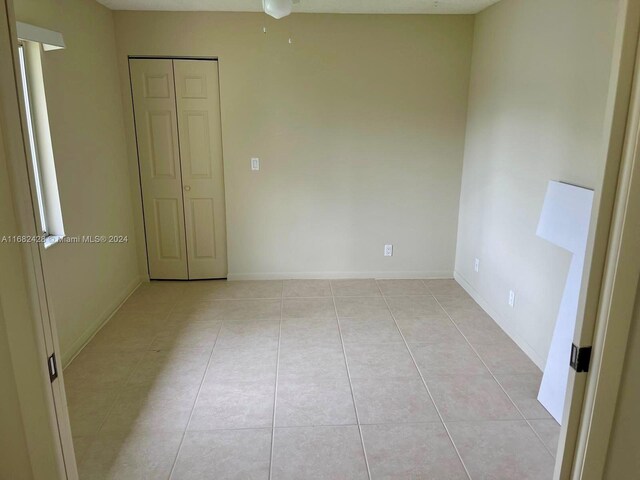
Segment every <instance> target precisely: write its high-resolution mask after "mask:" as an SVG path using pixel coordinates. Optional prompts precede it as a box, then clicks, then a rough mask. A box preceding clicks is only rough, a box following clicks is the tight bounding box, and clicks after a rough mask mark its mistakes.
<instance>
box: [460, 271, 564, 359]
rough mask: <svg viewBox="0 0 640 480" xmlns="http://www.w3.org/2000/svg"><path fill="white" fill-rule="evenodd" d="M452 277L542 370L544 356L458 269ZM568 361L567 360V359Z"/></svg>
mask: <svg viewBox="0 0 640 480" xmlns="http://www.w3.org/2000/svg"><path fill="white" fill-rule="evenodd" d="M453 278H455V280H456V282H458V283H459V284H460V286H461V287H462V288H464V289H465V290H466V292H467V293H468V294H469V295H470V296H471V298H473V299H474V300H475V302H476V303H477V304H478V305H480V306H481V307H482V309H483V310H484V311H485V312H486V313H487V315H489V316H490V317H491V318H492V319H493V321H494V322H496V323H497V324H498V326H499V327H500V328H501V329H502V330H503V331H504V333H506V334H507V335H508V336H509V337H510V338H511V340H513V341H514V342H516V344H517V345H518V347H520V349H521V350H522V351H523V352H524V353H525V354H526V355H527V356H528V357H529V358H530V359H531V361H532V362H533V363H535V364H536V366H537V367H538V368H539V369H540V370H544V364H545V362H546V358H541V357H540V356H539V355H538V354H537V353H536V352H535V350H534V349H533V348H532V347H531V345H529V343H527V342H526V341H525V340H524V339H523V338H522V337H521V336H520V335H519V334H518V333H517V332H516V331H515V330H514V329H513V327H512V323H509V322H507V321H506V320H505V319H504V318H502V317H501V316H500V315H499V314H498V312H496V311H495V310H494V309H493V308H491V305H490V304H489V302H487V300H485V298H484V297H483V296H482V295H480V293H478V291H477V290H476V289H475V288H473V287H472V286H471V284H470V283H469V282H468V281H467V280H466V279H465V278H464V277H463V276H462V274H461V273H460V272H458V271H455V272H454V273H453ZM567 361H568V360H567Z"/></svg>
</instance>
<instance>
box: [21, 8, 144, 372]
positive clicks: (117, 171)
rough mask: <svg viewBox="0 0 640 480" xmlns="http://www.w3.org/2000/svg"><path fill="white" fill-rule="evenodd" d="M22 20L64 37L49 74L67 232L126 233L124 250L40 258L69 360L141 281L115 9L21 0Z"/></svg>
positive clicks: (70, 251)
mask: <svg viewBox="0 0 640 480" xmlns="http://www.w3.org/2000/svg"><path fill="white" fill-rule="evenodd" d="M15 10H16V18H17V19H18V20H20V21H23V22H27V23H32V24H34V25H38V26H41V27H45V28H49V29H51V30H56V31H60V32H62V33H63V35H64V39H65V42H66V44H67V48H66V49H65V50H58V51H52V52H45V53H44V54H43V56H42V58H43V71H44V80H45V89H46V94H47V103H48V109H49V120H50V124H51V136H52V140H53V151H54V155H55V163H56V173H57V177H58V186H59V191H60V201H61V204H62V215H63V219H64V227H65V232H66V234H67V235H70V236H74V235H101V234H104V235H109V234H117V235H129V238H130V242H129V243H128V244H119V245H95V244H84V245H81V244H67V245H63V244H58V245H55V246H53V247H52V248H50V249H48V250H47V251H46V252H45V254H44V259H43V261H44V265H45V269H46V277H47V281H48V282H47V285H48V287H49V289H50V294H51V299H52V300H53V305H52V310H53V314H54V316H55V318H56V321H57V325H58V331H59V334H60V345H61V349H62V355H63V361H64V362H65V363H66V362H67V361H68V359H69V358H70V357H71V356H72V355H73V354H74V353H75V352H77V351H78V349H79V348H80V347H81V346H82V345H83V344H84V342H85V341H86V340H87V339H88V338H89V337H90V336H91V335H92V334H93V332H95V330H96V329H97V328H98V327H99V326H100V325H101V324H102V323H103V322H104V320H105V319H106V318H108V316H109V315H110V314H111V312H112V311H113V310H114V309H115V308H116V307H117V306H118V304H119V303H120V302H121V301H122V300H123V299H124V298H125V297H126V295H127V294H128V293H129V292H130V291H131V290H132V289H133V288H134V287H135V286H136V285H137V283H138V281H139V277H140V273H139V269H138V263H137V258H136V256H137V251H136V245H135V238H134V237H135V233H134V228H133V220H132V210H133V208H132V201H131V187H130V184H129V172H128V161H127V158H126V155H127V154H126V147H125V142H126V141H125V137H124V128H123V113H122V97H121V92H120V85H119V81H118V73H117V67H116V60H115V39H114V27H113V15H112V13H111V11H109V10H107V9H106V8H104V7H102V6H101V5H99V4H97V3H96V2H94V1H93V0H65V1H64V2H59V1H55V0H16V3H15Z"/></svg>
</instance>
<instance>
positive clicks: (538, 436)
mask: <svg viewBox="0 0 640 480" xmlns="http://www.w3.org/2000/svg"><path fill="white" fill-rule="evenodd" d="M427 288H429V287H427ZM433 298H434V299H435V301H436V302H437V304H438V306H440V308H441V309H442V311H443V312H444V313H445V314H446V315H447V317H448V318H449V321H450V322H451V323H453V326H454V327H455V328H456V330H458V332H460V335H462V337H463V338H464V340H465V341H466V342H467V344H468V345H469V347H471V349H472V350H473V353H475V354H476V356H477V357H478V358H479V359H480V361H481V362H482V364H483V365H484V366H485V368H486V369H487V371H488V372H489V374H490V375H491V378H493V381H494V382H496V383H497V384H498V386H499V387H500V390H502V391H503V392H504V394H505V395H506V396H507V398H508V399H509V401H510V402H511V403H512V404H513V406H514V407H515V409H516V410H517V411H518V413H519V414H520V416H521V417H522V419H523V420H524V421H525V422H527V425H528V426H529V428H530V429H531V430H532V431H533V433H534V435H535V436H536V437H537V438H538V440H540V442H541V443H542V446H543V447H544V449H545V450H546V451H547V452H548V453H549V455H551V456H552V457H553V458H554V459H555V456H554V454H553V453H552V452H551V450H550V449H549V448H548V447H547V444H546V443H545V442H544V440H542V438H541V437H540V435H538V432H536V429H535V428H533V426H532V425H531V422H530V421H529V419H528V418H527V417H526V416H525V415H524V414H523V413H522V410H520V408H519V407H518V405H516V402H514V401H513V398H511V395H509V393H508V392H507V391H506V390H505V388H504V387H503V386H502V384H501V383H500V381H499V380H498V379H497V378H496V376H495V375H494V373H493V371H492V370H491V369H490V368H489V365H487V363H486V362H485V361H484V360H483V358H482V357H481V356H480V354H479V353H478V351H477V350H476V348H475V347H474V346H473V345H472V344H471V342H470V341H469V339H468V338H467V336H466V335H465V334H464V333H462V330H460V328H459V327H458V324H457V323H456V322H455V321H454V320H453V318H451V315H449V312H447V309H446V308H444V307H443V306H442V304H441V303H440V301H439V300H438V299H437V298H436V296H435V295H433ZM491 320H493V319H491ZM501 330H502V329H501ZM489 421H491V420H489ZM510 421H514V420H510ZM515 421H518V420H515Z"/></svg>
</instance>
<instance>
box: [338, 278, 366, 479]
mask: <svg viewBox="0 0 640 480" xmlns="http://www.w3.org/2000/svg"><path fill="white" fill-rule="evenodd" d="M329 288H330V289H331V300H332V301H333V309H334V311H335V315H336V325H337V326H338V334H339V335H340V345H341V346H342V356H343V358H344V365H345V367H346V369H347V380H348V382H349V390H350V391H351V401H352V402H353V410H354V412H355V415H356V424H357V426H358V433H359V435H360V444H361V446H362V454H363V455H364V463H365V466H366V467H367V476H368V478H369V480H371V468H370V467H369V458H368V457H367V448H366V447H365V444H364V436H363V435H362V425H361V424H360V416H359V415H358V406H357V405H356V396H355V394H354V393H353V383H352V382H351V371H350V370H349V360H347V350H346V348H345V345H344V338H343V337H342V328H341V327H340V316H339V315H338V306H337V305H336V297H335V294H334V292H333V285H332V284H331V281H329Z"/></svg>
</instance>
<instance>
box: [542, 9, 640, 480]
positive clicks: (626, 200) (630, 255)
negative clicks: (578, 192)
mask: <svg viewBox="0 0 640 480" xmlns="http://www.w3.org/2000/svg"><path fill="white" fill-rule="evenodd" d="M639 27H640V3H638V2H634V1H628V0H621V1H620V5H619V16H618V26H617V33H616V45H615V48H614V55H615V56H614V58H613V59H612V69H611V82H610V91H609V101H608V109H607V129H606V131H605V132H604V135H603V138H604V139H605V142H606V145H605V147H606V148H605V152H604V153H605V154H606V157H607V158H606V164H605V172H604V177H603V182H602V186H601V189H600V195H599V199H598V200H599V201H598V202H597V203H596V205H597V224H596V225H595V229H594V230H593V231H592V235H591V237H590V239H589V244H588V247H587V252H588V254H587V259H588V264H585V275H584V276H583V286H582V290H581V296H580V303H579V309H578V316H577V323H576V328H575V334H574V337H573V343H574V345H576V346H577V347H587V348H588V347H592V354H591V361H590V366H589V368H588V370H587V371H576V370H575V369H570V370H569V381H568V384H567V394H566V397H565V406H564V422H563V425H562V430H561V434H560V441H559V445H560V447H559V448H560V450H561V451H560V452H559V455H558V459H559V460H558V462H557V463H556V470H555V475H554V478H556V479H563V480H564V479H594V480H595V479H601V478H603V476H602V472H603V468H604V463H605V455H606V447H607V445H608V441H609V434H610V432H611V421H612V418H613V412H614V410H615V398H616V396H615V395H614V394H612V392H614V391H617V387H618V383H619V380H620V374H621V372H622V367H623V359H624V349H623V348H622V346H624V345H626V340H625V339H626V333H627V332H628V327H629V322H630V319H631V314H632V311H633V301H634V299H635V291H636V285H637V281H638V279H637V272H638V268H639V266H638V262H639V261H640V259H639V258H638V253H637V247H636V246H632V242H631V241H630V236H632V235H633V234H636V235H637V230H634V228H635V229H637V218H638V217H637V215H638V213H637V207H638V204H639V203H640V196H639V195H638V189H639V188H640V185H638V183H639V181H638V178H637V174H636V177H635V179H633V182H632V172H633V171H634V170H636V171H637V169H638V162H637V160H636V157H637V155H638V139H639V134H640V91H639V86H640V84H639V78H640V77H639V75H640V71H639V70H638V65H639V64H638V62H637V58H636V56H637V53H638V52H637V48H638V34H639V32H640V28H639ZM634 77H635V79H634ZM633 82H635V85H634V86H633V96H632V83H633ZM633 192H635V193H633ZM632 198H635V199H636V200H635V204H634V203H633V202H632V201H631V199H632ZM633 215H636V216H635V219H636V220H635V222H636V225H635V226H631V225H633V222H631V223H630V222H629V221H628V220H630V219H631V218H632V216H633ZM634 257H635V258H634ZM634 275H635V278H634ZM616 309H620V310H616ZM567 361H569V359H567Z"/></svg>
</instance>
